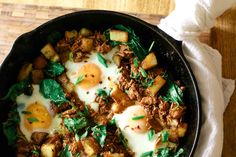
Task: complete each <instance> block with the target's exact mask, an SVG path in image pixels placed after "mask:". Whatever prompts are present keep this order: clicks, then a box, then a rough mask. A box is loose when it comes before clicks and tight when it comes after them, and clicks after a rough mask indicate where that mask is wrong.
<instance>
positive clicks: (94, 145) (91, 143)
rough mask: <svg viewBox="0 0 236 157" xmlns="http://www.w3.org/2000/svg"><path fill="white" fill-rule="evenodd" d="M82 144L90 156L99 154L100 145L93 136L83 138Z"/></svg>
mask: <svg viewBox="0 0 236 157" xmlns="http://www.w3.org/2000/svg"><path fill="white" fill-rule="evenodd" d="M82 145H83V147H84V151H85V153H86V154H87V155H88V156H94V155H97V153H98V152H99V151H100V145H99V144H98V142H97V141H96V139H94V138H93V137H88V138H86V139H84V140H82Z"/></svg>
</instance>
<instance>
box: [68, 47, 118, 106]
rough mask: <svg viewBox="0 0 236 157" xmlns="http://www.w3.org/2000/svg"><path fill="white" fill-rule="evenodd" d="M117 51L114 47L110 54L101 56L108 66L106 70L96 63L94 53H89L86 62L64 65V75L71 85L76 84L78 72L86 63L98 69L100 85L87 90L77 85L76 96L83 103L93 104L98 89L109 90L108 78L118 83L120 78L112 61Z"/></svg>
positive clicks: (96, 59) (69, 62)
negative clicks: (94, 65) (65, 70)
mask: <svg viewBox="0 0 236 157" xmlns="http://www.w3.org/2000/svg"><path fill="white" fill-rule="evenodd" d="M117 51H118V48H117V47H115V48H113V49H112V50H111V51H110V52H108V53H107V54H105V55H103V57H104V58H105V59H106V61H107V65H108V67H107V68H106V67H105V66H104V65H103V64H101V63H100V62H99V61H98V58H97V54H96V52H94V51H92V52H91V55H90V56H89V58H88V59H86V62H84V61H82V62H78V63H75V62H71V61H67V62H66V63H65V68H66V69H67V72H66V74H67V76H68V78H69V80H70V82H72V83H73V84H76V81H77V79H78V77H79V76H78V75H79V74H78V72H79V70H80V69H81V68H82V66H83V65H85V64H87V63H93V64H96V65H97V66H98V67H99V69H100V70H101V81H102V83H100V84H97V85H96V86H94V87H92V88H89V89H83V88H81V87H80V86H78V85H77V86H76V89H75V91H76V93H77V94H78V96H79V98H80V99H81V100H82V101H84V102H85V104H87V105H90V104H91V103H93V102H94V100H95V97H96V93H97V90H98V89H105V90H106V91H109V90H110V88H109V82H110V81H109V79H108V77H109V78H110V80H112V81H113V82H117V81H118V78H119V76H120V73H119V71H120V70H119V68H118V67H117V65H116V64H115V63H114V62H113V61H112V56H113V55H114V53H116V52H117Z"/></svg>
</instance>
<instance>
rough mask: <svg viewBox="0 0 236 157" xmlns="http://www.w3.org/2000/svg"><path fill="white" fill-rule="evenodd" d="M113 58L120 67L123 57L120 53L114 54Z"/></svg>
mask: <svg viewBox="0 0 236 157" xmlns="http://www.w3.org/2000/svg"><path fill="white" fill-rule="evenodd" d="M112 60H113V61H114V63H115V64H116V65H117V66H118V67H120V62H121V57H120V56H119V55H113V56H112Z"/></svg>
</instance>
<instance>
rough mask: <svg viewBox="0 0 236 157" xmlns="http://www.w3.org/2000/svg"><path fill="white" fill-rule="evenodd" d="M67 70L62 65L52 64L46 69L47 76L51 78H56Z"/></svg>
mask: <svg viewBox="0 0 236 157" xmlns="http://www.w3.org/2000/svg"><path fill="white" fill-rule="evenodd" d="M64 70H65V68H64V66H63V65H61V64H60V63H56V62H50V63H49V64H48V66H47V67H46V74H47V75H48V76H50V77H56V76H59V75H61V74H62V73H63V72H64Z"/></svg>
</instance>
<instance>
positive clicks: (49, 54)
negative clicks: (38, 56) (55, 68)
mask: <svg viewBox="0 0 236 157" xmlns="http://www.w3.org/2000/svg"><path fill="white" fill-rule="evenodd" d="M41 52H42V54H43V55H44V56H45V57H46V58H47V59H49V60H51V61H53V62H56V61H58V60H59V59H60V58H59V55H58V54H57V53H56V51H55V50H54V48H53V46H52V45H51V44H50V43H48V44H46V45H45V46H44V47H43V48H42V49H41Z"/></svg>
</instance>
